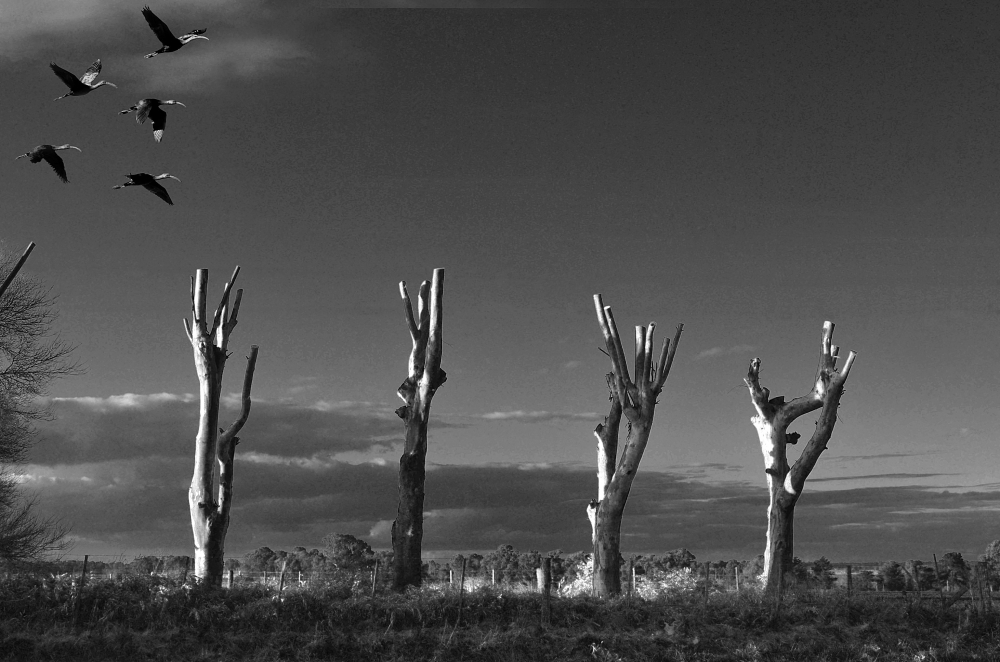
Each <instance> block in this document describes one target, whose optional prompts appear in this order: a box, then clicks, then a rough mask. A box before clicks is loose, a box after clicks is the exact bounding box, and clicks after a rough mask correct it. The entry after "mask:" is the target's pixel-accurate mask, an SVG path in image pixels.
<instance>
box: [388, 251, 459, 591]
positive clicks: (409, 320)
mask: <svg viewBox="0 0 1000 662" xmlns="http://www.w3.org/2000/svg"><path fill="white" fill-rule="evenodd" d="M443 289H444V269H435V270H434V277H433V281H432V282H431V283H428V282H427V281H424V282H423V283H421V285H420V295H419V300H418V302H417V317H416V319H414V317H413V307H412V306H411V305H410V295H409V294H408V293H407V291H406V282H405V281H404V282H401V283H400V284H399V293H400V296H402V298H403V311H404V313H405V314H406V325H407V328H409V330H410V338H411V340H412V341H413V349H412V350H411V352H410V364H409V372H408V374H407V377H406V380H405V381H403V383H402V385H400V387H399V391H398V393H399V397H400V398H402V400H403V402H404V403H405V404H404V405H403V406H402V407H400V408H399V409H397V410H396V415H397V416H399V417H400V418H401V419H403V425H404V426H405V441H404V444H403V455H402V457H400V458H399V503H398V506H397V508H396V520H395V521H394V522H393V524H392V552H393V558H392V565H393V582H392V583H393V587H394V588H395V589H396V590H402V589H404V588H405V587H407V586H420V580H421V565H422V564H421V560H420V546H421V543H422V541H423V535H424V461H425V458H426V457H427V419H428V416H429V415H430V410H431V399H432V398H433V397H434V393H435V392H436V391H437V389H438V388H439V387H440V386H441V385H442V384H444V382H445V379H446V376H445V372H444V370H442V369H441V346H442V340H441V318H442V308H441V302H442V295H443Z"/></svg>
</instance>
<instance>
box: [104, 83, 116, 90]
mask: <svg viewBox="0 0 1000 662" xmlns="http://www.w3.org/2000/svg"><path fill="white" fill-rule="evenodd" d="M105 84H106V85H110V86H111V87H113V88H115V89H116V90H117V89H118V86H117V85H115V84H114V83H105Z"/></svg>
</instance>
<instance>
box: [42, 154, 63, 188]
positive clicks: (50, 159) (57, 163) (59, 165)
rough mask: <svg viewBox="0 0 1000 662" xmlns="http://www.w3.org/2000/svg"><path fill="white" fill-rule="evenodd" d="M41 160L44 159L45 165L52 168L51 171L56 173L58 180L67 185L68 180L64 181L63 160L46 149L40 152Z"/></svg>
mask: <svg viewBox="0 0 1000 662" xmlns="http://www.w3.org/2000/svg"><path fill="white" fill-rule="evenodd" d="M42 158H43V159H45V162H46V163H48V164H49V165H50V166H52V169H53V170H55V171H56V175H58V177H59V179H61V180H63V181H64V182H66V183H69V180H68V179H66V166H65V164H63V160H62V159H61V158H60V157H59V155H58V154H56V153H55V152H54V151H53V150H51V149H47V150H45V151H44V152H42Z"/></svg>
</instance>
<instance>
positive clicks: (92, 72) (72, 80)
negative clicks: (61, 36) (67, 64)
mask: <svg viewBox="0 0 1000 662" xmlns="http://www.w3.org/2000/svg"><path fill="white" fill-rule="evenodd" d="M49 66H50V67H51V68H52V71H53V72H54V73H55V75H56V76H59V80H61V81H62V82H64V83H66V87H68V88H69V92H67V93H66V94H64V95H62V96H61V97H56V99H55V100H56V101H59V99H65V98H66V97H82V96H83V95H84V94H89V93H90V92H91V91H92V90H96V89H97V88H99V87H100V86H101V85H110V86H111V87H115V88H117V87H118V86H117V85H115V84H114V83H109V82H108V81H106V80H102V81H101V82H100V83H95V82H94V79H95V78H97V75H98V74H99V73H101V61H100V60H97V61H96V62H94V64H92V65H90V66H89V67H87V70H86V71H85V72H83V75H82V76H80V78H77V77H76V76H74V75H73V74H72V73H71V72H69V71H66V70H65V69H63V68H62V67H60V66H59V65H58V64H56V63H55V62H49Z"/></svg>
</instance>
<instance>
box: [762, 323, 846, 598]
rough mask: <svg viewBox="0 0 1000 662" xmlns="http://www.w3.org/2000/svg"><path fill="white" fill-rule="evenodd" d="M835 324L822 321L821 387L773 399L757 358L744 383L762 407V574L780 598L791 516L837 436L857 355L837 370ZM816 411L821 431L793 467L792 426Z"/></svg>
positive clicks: (788, 564) (818, 382) (790, 555)
mask: <svg viewBox="0 0 1000 662" xmlns="http://www.w3.org/2000/svg"><path fill="white" fill-rule="evenodd" d="M833 326H834V325H833V322H824V323H823V341H822V345H821V347H820V355H819V367H818V368H817V370H816V383H815V384H814V385H813V387H812V390H811V391H809V392H808V393H806V394H805V395H803V396H801V397H798V398H795V399H794V400H792V401H791V402H785V398H784V396H777V397H774V398H772V397H770V395H771V393H770V391H768V389H766V388H764V387H763V386H761V385H760V359H757V358H755V359H753V360H752V361H750V369H749V371H748V372H747V377H746V379H745V380H744V381H745V382H746V385H747V388H749V389H750V398H751V399H752V400H753V405H754V407H755V408H756V409H757V415H756V416H754V417H753V418H752V419H751V420H752V421H753V424H754V426H755V427H756V428H757V435H758V437H759V438H760V448H761V451H762V452H763V454H764V472H765V473H766V474H767V487H768V491H769V493H770V505H769V506H768V509H767V547H766V548H765V550H764V574H763V576H764V578H765V588H766V589H767V590H768V591H772V592H777V593H778V594H779V595H780V593H781V591H782V590H783V586H784V573H785V572H786V571H787V570H789V569H791V567H792V558H793V550H792V516H793V515H794V512H795V503H796V502H797V501H798V499H799V496H800V495H801V494H802V488H803V486H804V485H805V482H806V478H808V477H809V474H810V472H812V470H813V467H814V466H816V462H817V461H818V460H819V456H820V454H822V452H823V451H824V450H826V444H827V442H829V441H830V436H831V435H832V434H833V427H834V425H836V423H837V408H838V407H839V406H840V397H841V396H842V395H843V393H844V384H845V383H846V382H847V376H848V374H849V373H850V372H851V366H852V365H853V364H854V359H855V358H856V356H857V355H856V354H855V353H854V352H851V353H850V354H848V356H847V360H846V361H844V365H843V367H842V368H841V369H840V372H838V371H837V358H838V353H839V348H838V347H837V346H836V345H832V344H831V343H832V338H833ZM817 409H820V410H821V411H820V414H819V420H818V421H817V422H816V429H815V431H814V432H813V435H812V437H811V438H810V439H809V442H808V443H807V444H806V446H805V448H804V449H803V450H802V454H801V455H799V459H798V460H796V461H795V464H794V465H792V467H791V468H789V466H788V458H787V455H786V446H787V444H795V443H797V442H798V440H799V436H800V435H799V434H798V433H797V432H792V433H789V432H788V426H789V425H790V424H791V423H792V421H794V420H795V419H797V418H798V417H800V416H803V415H804V414H807V413H809V412H811V411H815V410H817Z"/></svg>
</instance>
